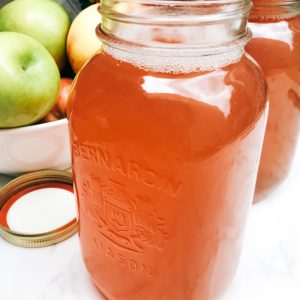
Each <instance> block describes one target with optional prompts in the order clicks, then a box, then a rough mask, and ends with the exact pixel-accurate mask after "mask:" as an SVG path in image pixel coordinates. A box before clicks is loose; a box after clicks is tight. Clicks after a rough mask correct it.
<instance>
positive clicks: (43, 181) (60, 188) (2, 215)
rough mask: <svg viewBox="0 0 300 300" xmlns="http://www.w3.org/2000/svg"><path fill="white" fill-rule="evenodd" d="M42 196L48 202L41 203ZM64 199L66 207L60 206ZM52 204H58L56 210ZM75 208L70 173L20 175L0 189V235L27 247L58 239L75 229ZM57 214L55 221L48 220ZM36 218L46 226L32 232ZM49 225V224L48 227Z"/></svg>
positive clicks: (39, 172)
mask: <svg viewBox="0 0 300 300" xmlns="http://www.w3.org/2000/svg"><path fill="white" fill-rule="evenodd" d="M49 189H51V190H49ZM50 191H51V193H50ZM51 197H53V198H51ZM45 199H46V200H48V203H46V204H45V205H44V206H43V205H42V202H43V201H46V200H45ZM49 199H50V203H49ZM70 200H71V201H70ZM66 203H68V204H67V205H69V207H67V206H66V207H61V204H66ZM26 205H27V207H26ZM70 205H71V206H72V207H71V209H70ZM53 206H55V208H57V210H56V211H55V209H53ZM32 208H34V212H32ZM74 208H75V200H74V194H73V180H72V174H71V173H69V172H66V171H56V170H45V171H38V172H33V173H29V174H25V175H22V176H20V177H18V178H16V179H14V180H12V181H10V182H9V183H8V184H6V185H5V186H4V187H3V188H2V189H1V190H0V236H1V237H2V238H4V239H5V240H6V241H8V242H9V243H11V244H14V245H17V246H20V247H28V248H38V247H45V246H50V245H53V244H56V243H59V242H61V241H64V240H66V239H67V238H69V237H71V236H72V235H73V234H75V233H76V232H77V220H76V217H75V209H74ZM57 212H59V213H57ZM70 214H72V215H71V216H70ZM57 215H61V216H60V218H59V217H58V218H56V220H55V222H53V223H54V225H53V224H49V223H50V222H49V218H50V221H51V220H52V219H55V218H53V216H55V217H56V216H57ZM51 218H52V219H51ZM61 219H63V224H61ZM66 219H67V221H66ZM26 222H27V223H30V224H29V225H28V224H26ZM39 222H40V223H44V224H42V226H41V227H43V229H45V228H46V230H43V229H42V230H41V229H38V230H37V232H35V230H36V229H33V227H34V225H36V224H37V223H39ZM24 224H25V226H24ZM49 225H50V226H52V227H51V228H50V229H49ZM53 226H54V228H53ZM25 228H26V229H25Z"/></svg>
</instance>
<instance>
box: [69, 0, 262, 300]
mask: <svg viewBox="0 0 300 300" xmlns="http://www.w3.org/2000/svg"><path fill="white" fill-rule="evenodd" d="M249 8H250V1H235V0H234V1H227V0H226V1H215V2H209V3H208V2H207V1H131V2H130V3H128V2H127V1H108V0H107V1H102V7H101V12H102V16H103V22H102V26H101V29H100V28H99V29H98V35H99V37H100V38H101V39H102V41H103V48H102V50H101V51H100V52H99V53H98V54H96V55H95V56H94V57H93V58H92V59H91V60H90V61H89V63H88V64H87V65H86V66H85V67H84V68H83V69H82V70H81V71H80V73H79V75H78V77H77V79H76V84H75V86H74V89H73V90H72V92H71V96H70V103H69V104H70V106H69V120H70V123H69V124H70V137H71V143H72V158H73V171H74V179H75V187H76V194H77V199H78V204H79V205H78V207H79V235H80V242H81V247H82V254H83V258H84V261H85V264H86V266H87V268H88V270H89V272H90V274H91V276H92V278H93V280H94V282H95V284H96V285H97V287H98V288H99V290H100V291H101V292H102V294H104V295H105V296H106V297H107V298H109V299H118V300H122V299H131V300H134V299H139V300H140V299H151V300H153V299H185V300H186V299H201V300H210V299H216V298H217V297H218V296H220V295H221V294H222V293H223V291H224V289H225V288H226V287H227V286H228V284H229V282H230V281H231V279H232V277H233V275H234V273H235V270H236V267H237V263H238V260H239V255H240V250H241V244H242V239H243V232H244V225H245V221H246V219H247V215H248V210H249V208H250V207H251V203H252V199H253V194H254V188H255V180H256V175H257V170H258V162H259V157H260V152H261V147H262V142H263V134H264V129H265V124H266V116H267V108H266V107H267V106H266V84H265V81H264V79H263V78H262V74H261V73H260V70H259V69H258V68H257V66H256V65H255V64H253V62H252V61H251V60H249V59H248V58H247V56H245V55H244V45H245V43H246V42H247V41H248V39H249V38H250V36H249V34H248V33H247V29H246V18H247V14H248V11H249Z"/></svg>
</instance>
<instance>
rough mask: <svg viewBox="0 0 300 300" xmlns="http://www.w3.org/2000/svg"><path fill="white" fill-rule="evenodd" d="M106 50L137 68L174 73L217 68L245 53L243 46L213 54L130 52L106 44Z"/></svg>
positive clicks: (139, 49) (158, 51)
mask: <svg viewBox="0 0 300 300" xmlns="http://www.w3.org/2000/svg"><path fill="white" fill-rule="evenodd" d="M104 51H105V52H106V53H107V54H109V55H111V56H112V57H114V58H115V59H117V60H120V61H124V62H127V63H130V64H132V65H133V66H135V67H137V68H141V69H145V70H147V71H153V72H158V73H172V74H182V73H192V72H201V71H212V70H216V69H219V68H223V67H225V66H227V65H231V64H234V63H237V62H238V61H239V60H240V59H241V57H242V56H243V54H244V49H243V48H237V49H235V50H231V51H228V52H225V51H224V52H222V53H215V54H213V55H208V54H206V55H201V53H199V52H197V51H193V53H187V52H186V50H183V49H178V50H173V49H172V50H151V51H149V50H146V51H144V49H141V48H137V49H134V52H129V51H127V50H123V49H122V50H121V49H118V48H116V47H109V46H107V45H104ZM166 51H168V52H166ZM162 54H164V55H162Z"/></svg>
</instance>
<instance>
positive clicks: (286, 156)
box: [246, 1, 300, 201]
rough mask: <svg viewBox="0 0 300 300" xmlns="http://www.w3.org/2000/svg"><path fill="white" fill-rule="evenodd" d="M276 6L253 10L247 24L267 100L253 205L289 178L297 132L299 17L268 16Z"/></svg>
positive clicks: (249, 48) (299, 117)
mask: <svg viewBox="0 0 300 300" xmlns="http://www.w3.org/2000/svg"><path fill="white" fill-rule="evenodd" d="M277 2H284V1H274V2H272V1H270V6H269V7H263V8H261V9H259V6H258V7H257V8H256V10H255V12H254V13H253V14H256V15H255V18H254V16H252V18H250V22H251V23H250V24H249V27H250V28H251V30H252V32H253V39H252V40H251V41H250V42H249V43H248V45H247V46H246V51H247V52H248V53H249V54H250V55H251V56H252V57H253V58H254V59H255V60H256V61H257V62H258V63H259V64H260V66H261V67H262V69H263V72H264V74H265V77H266V79H267V83H268V86H269V99H270V111H269V118H268V122H267V129H266V134H265V139H264V145H263V151H262V157H261V161H260V166H259V172H258V179H257V184H256V191H255V201H258V200H261V199H263V198H264V197H266V196H267V195H269V194H270V193H271V192H272V191H273V190H274V188H275V187H277V186H278V185H279V184H280V183H281V182H282V181H283V180H284V179H285V178H286V176H287V175H288V173H289V170H290V167H291V164H292V161H293V157H294V152H295V148H296V145H297V141H298V136H299V129H300V15H299V14H298V15H297V13H296V16H293V17H288V16H285V15H284V14H283V11H282V8H277V10H276V12H277V13H276V16H268V14H266V12H265V10H267V9H269V10H270V9H271V8H272V3H273V5H274V3H277ZM254 4H255V5H256V4H257V5H259V1H257V3H256V1H254ZM299 6H300V3H298V8H297V9H298V11H299ZM275 8H276V6H275ZM275 8H274V9H275ZM296 11H297V10H296V9H294V13H295V12H296ZM267 12H268V11H267ZM265 14H266V15H265Z"/></svg>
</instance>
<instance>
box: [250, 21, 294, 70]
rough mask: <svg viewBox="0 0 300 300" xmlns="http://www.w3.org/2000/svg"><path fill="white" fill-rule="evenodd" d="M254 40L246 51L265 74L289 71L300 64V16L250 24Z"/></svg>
mask: <svg viewBox="0 0 300 300" xmlns="http://www.w3.org/2000/svg"><path fill="white" fill-rule="evenodd" d="M249 27H250V29H251V30H252V32H253V39H252V40H251V41H250V42H249V43H248V45H247V46H246V51H247V52H248V53H249V54H250V55H251V56H252V57H253V58H254V59H255V60H256V61H257V62H258V63H259V64H260V65H261V67H262V68H263V70H264V72H265V74H266V75H267V74H269V73H270V72H273V71H274V70H278V69H281V70H288V69H289V68H294V67H295V66H297V65H299V64H300V16H297V17H295V18H292V19H289V20H279V21H276V22H275V21H274V22H258V21H257V22H250V23H249Z"/></svg>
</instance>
